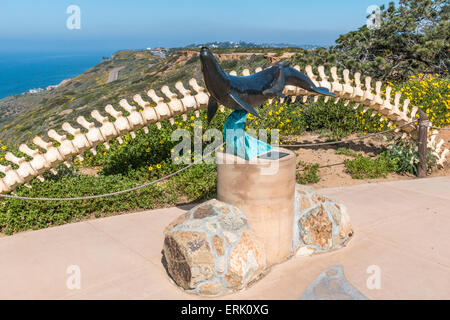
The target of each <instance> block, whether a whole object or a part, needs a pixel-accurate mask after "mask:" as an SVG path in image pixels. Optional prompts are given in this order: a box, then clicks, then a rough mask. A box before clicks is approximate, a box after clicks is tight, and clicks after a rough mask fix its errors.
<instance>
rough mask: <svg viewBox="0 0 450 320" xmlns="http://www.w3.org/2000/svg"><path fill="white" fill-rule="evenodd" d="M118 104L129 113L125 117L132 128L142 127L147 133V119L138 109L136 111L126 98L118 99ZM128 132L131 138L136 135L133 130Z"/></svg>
mask: <svg viewBox="0 0 450 320" xmlns="http://www.w3.org/2000/svg"><path fill="white" fill-rule="evenodd" d="M119 105H120V106H121V107H122V108H124V109H125V110H127V112H128V113H129V114H130V115H129V116H128V117H127V119H128V122H129V123H130V125H131V127H132V128H133V130H137V129H139V128H144V131H145V133H148V128H147V127H145V125H146V124H147V121H146V120H145V119H144V117H143V116H142V114H141V113H140V112H139V111H137V109H136V107H135V106H132V105H130V104H129V103H128V101H127V100H126V99H122V100H120V101H119ZM130 134H131V136H132V137H133V139H134V138H135V137H136V136H135V134H134V131H131V132H130Z"/></svg>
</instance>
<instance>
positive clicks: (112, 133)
mask: <svg viewBox="0 0 450 320" xmlns="http://www.w3.org/2000/svg"><path fill="white" fill-rule="evenodd" d="M91 117H92V118H94V119H95V120H97V121H98V122H99V123H100V124H101V127H100V128H99V130H100V132H101V133H102V136H103V138H104V139H105V140H104V141H105V142H104V143H103V145H104V146H105V147H106V148H107V149H109V144H108V141H109V140H111V139H113V138H115V137H117V136H118V135H119V133H118V132H117V129H116V127H115V126H114V124H113V123H112V122H110V121H109V119H108V117H104V116H102V115H101V114H100V112H99V111H98V110H92V112H91Z"/></svg>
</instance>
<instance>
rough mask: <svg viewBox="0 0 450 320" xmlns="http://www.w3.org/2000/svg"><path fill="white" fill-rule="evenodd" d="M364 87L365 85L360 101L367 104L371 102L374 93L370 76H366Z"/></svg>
mask: <svg viewBox="0 0 450 320" xmlns="http://www.w3.org/2000/svg"><path fill="white" fill-rule="evenodd" d="M365 87H366V90H364V95H363V97H362V98H361V102H362V104H364V105H366V106H368V105H370V104H371V103H372V100H373V99H374V95H373V93H372V78H371V77H366V79H365Z"/></svg>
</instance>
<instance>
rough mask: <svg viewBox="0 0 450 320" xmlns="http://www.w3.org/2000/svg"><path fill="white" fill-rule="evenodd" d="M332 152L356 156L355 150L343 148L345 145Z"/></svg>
mask: <svg viewBox="0 0 450 320" xmlns="http://www.w3.org/2000/svg"><path fill="white" fill-rule="evenodd" d="M334 153H335V154H338V155H343V156H348V157H357V156H358V153H357V152H355V151H353V150H352V149H350V148H345V147H341V148H337V149H336V151H335V152H334Z"/></svg>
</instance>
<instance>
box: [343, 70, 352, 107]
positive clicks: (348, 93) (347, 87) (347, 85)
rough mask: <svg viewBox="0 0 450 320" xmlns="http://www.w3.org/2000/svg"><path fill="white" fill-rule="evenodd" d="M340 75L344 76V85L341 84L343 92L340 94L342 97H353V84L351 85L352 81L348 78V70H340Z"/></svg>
mask: <svg viewBox="0 0 450 320" xmlns="http://www.w3.org/2000/svg"><path fill="white" fill-rule="evenodd" d="M342 75H343V77H344V85H343V86H342V89H343V92H342V94H341V96H342V97H343V98H344V99H351V98H352V97H353V91H354V89H353V86H352V81H351V80H350V70H348V69H345V70H344V71H343V72H342ZM347 104H348V102H346V105H347Z"/></svg>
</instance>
